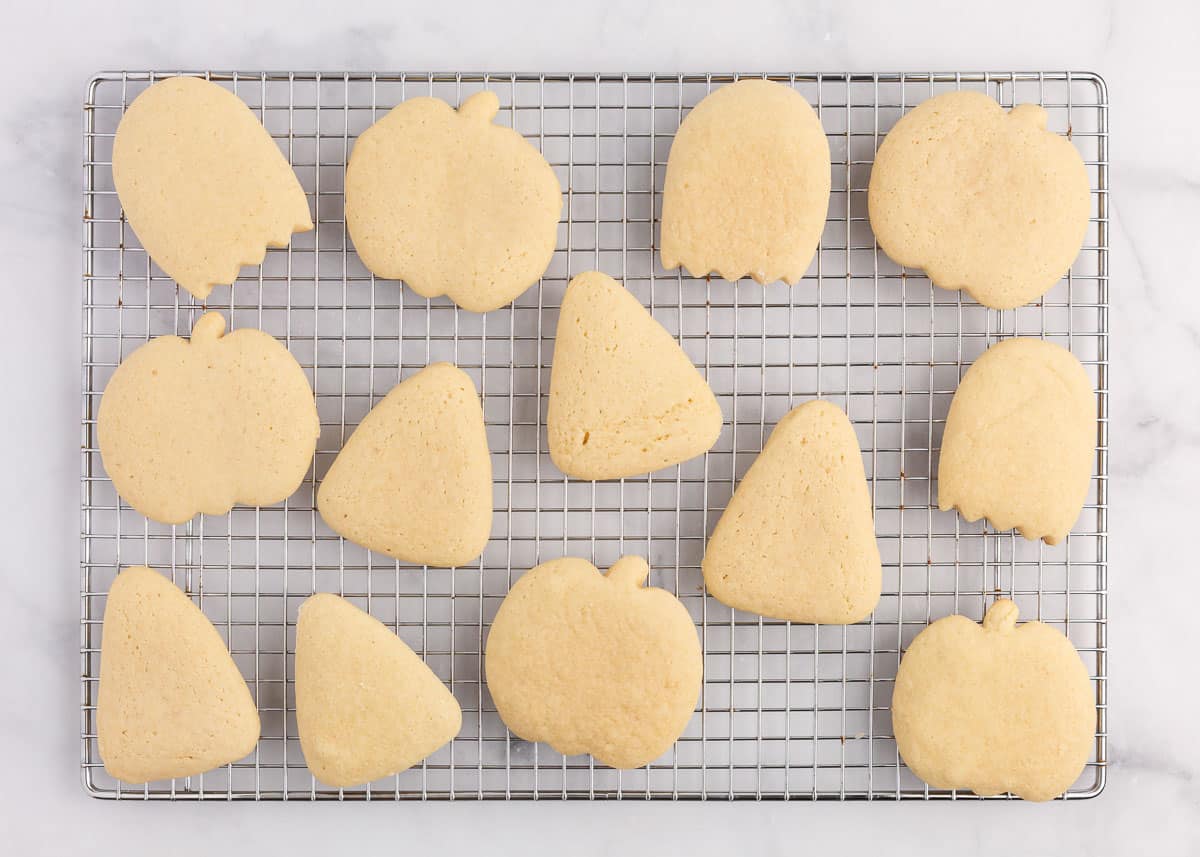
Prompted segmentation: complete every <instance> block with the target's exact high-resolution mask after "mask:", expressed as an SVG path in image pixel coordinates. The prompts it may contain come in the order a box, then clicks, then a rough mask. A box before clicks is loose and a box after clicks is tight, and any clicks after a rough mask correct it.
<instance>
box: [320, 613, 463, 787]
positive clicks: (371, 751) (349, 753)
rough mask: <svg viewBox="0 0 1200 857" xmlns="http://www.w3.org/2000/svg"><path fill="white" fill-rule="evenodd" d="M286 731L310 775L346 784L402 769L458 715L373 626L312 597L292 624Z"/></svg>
mask: <svg viewBox="0 0 1200 857" xmlns="http://www.w3.org/2000/svg"><path fill="white" fill-rule="evenodd" d="M296 726H297V728H298V730H299V733H300V748H301V749H302V750H303V751H304V760H305V762H306V763H307V764H308V767H309V770H311V771H312V772H313V776H315V777H316V778H317V779H318V780H320V781H321V782H322V783H324V784H325V785H328V786H333V787H335V788H347V787H349V786H356V785H360V784H362V783H368V782H371V781H372V780H377V779H379V778H381V777H386V776H389V775H391V774H395V773H398V772H400V771H404V770H407V769H408V768H410V767H412V766H413V765H415V764H417V763H418V762H420V761H421V760H422V759H424V758H425V757H426V756H428V755H430V754H431V753H433V752H434V751H435V750H437V749H438V748H439V747H441V746H443V745H444V744H446V743H448V742H449V741H450V740H451V739H452V738H453V737H454V736H455V735H457V734H458V730H459V729H460V728H461V727H462V709H460V708H459V705H458V702H456V701H455V699H454V696H453V695H452V694H451V693H450V691H449V690H447V689H446V686H445V685H444V684H442V682H441V680H440V679H439V678H438V677H437V676H436V675H434V673H433V671H432V670H431V669H429V667H428V666H426V665H425V662H424V661H422V660H421V659H420V657H418V656H417V653H416V652H414V651H413V650H412V649H410V648H409V647H408V646H407V645H406V644H405V642H404V641H403V640H401V639H400V638H399V637H397V636H396V635H395V634H393V633H392V632H391V631H390V630H389V629H388V628H387V627H386V626H385V625H383V623H381V622H380V621H379V620H377V619H375V618H374V617H372V616H371V615H370V614H369V613H364V612H363V611H362V610H360V609H358V608H357V607H355V606H354V605H353V604H351V603H350V602H349V601H347V600H345V599H344V598H340V597H339V596H337V595H332V594H330V593H319V594H317V595H314V596H312V597H311V598H309V599H308V600H306V601H305V602H304V603H303V604H302V605H301V606H300V616H299V619H298V620H297V625H296Z"/></svg>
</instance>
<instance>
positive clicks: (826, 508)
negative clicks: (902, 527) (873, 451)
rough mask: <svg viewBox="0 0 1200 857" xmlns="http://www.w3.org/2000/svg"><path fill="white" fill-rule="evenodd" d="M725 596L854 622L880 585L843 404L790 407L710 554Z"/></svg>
mask: <svg viewBox="0 0 1200 857" xmlns="http://www.w3.org/2000/svg"><path fill="white" fill-rule="evenodd" d="M703 567H704V585H705V586H706V587H707V588H708V591H709V594H711V595H712V596H713V597H714V598H716V599H717V600H718V601H721V602H723V603H725V604H728V605H729V606H730V607H735V608H737V609H738V610H745V611H747V612H749V613H760V614H762V615H763V616H769V617H771V618H773V619H787V620H790V621H792V622H819V623H821V624H834V625H847V624H852V623H854V622H858V621H859V620H861V619H864V618H866V617H867V616H868V615H869V614H870V613H871V611H872V610H874V609H875V604H876V602H878V601H879V593H880V589H881V587H882V569H881V564H880V559H879V546H878V545H877V544H876V542H875V522H874V520H873V518H872V516H871V497H870V494H869V492H868V490H867V481H866V474H865V473H864V471H863V463H862V454H861V452H860V451H859V447H858V439H857V437H856V436H855V434H854V427H853V426H852V425H851V424H850V420H849V419H847V417H846V414H845V413H844V412H843V411H842V410H841V409H840V408H838V407H837V406H836V405H832V404H830V403H829V402H824V401H819V400H818V401H812V402H806V403H805V404H803V405H800V406H799V407H797V408H794V409H793V410H792V411H791V412H790V413H788V414H787V415H786V416H785V417H784V418H783V419H782V420H780V421H779V424H778V425H777V426H775V430H774V431H773V432H771V436H770V437H769V438H768V439H767V443H766V445H765V446H764V447H763V450H762V452H761V453H759V456H758V458H757V459H755V461H754V464H753V465H751V467H750V470H749V471H748V472H747V473H746V475H745V477H744V478H743V479H742V481H741V483H740V484H739V485H738V486H737V490H736V491H735V492H734V494H733V498H732V499H731V500H730V501H729V505H728V506H727V507H726V508H725V512H724V513H723V514H722V515H721V519H720V520H719V521H718V522H717V526H716V529H715V530H713V534H712V538H711V539H709V542H708V548H707V550H706V552H705V554H704V563H703Z"/></svg>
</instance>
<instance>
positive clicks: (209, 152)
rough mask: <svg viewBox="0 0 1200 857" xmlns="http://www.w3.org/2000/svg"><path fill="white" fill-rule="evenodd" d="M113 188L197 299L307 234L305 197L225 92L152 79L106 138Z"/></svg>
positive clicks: (189, 81) (147, 241)
mask: <svg viewBox="0 0 1200 857" xmlns="http://www.w3.org/2000/svg"><path fill="white" fill-rule="evenodd" d="M112 174H113V184H114V185H115V187H116V189H117V195H118V196H119V197H120V200H121V207H122V208H123V209H124V210H125V216H126V217H127V218H128V220H129V225H130V226H131V227H133V231H134V233H135V234H136V235H137V237H138V240H139V241H141V243H142V246H143V247H144V248H145V249H146V252H147V253H149V254H150V258H151V259H153V260H154V261H155V262H156V263H158V266H159V267H160V268H162V269H163V270H164V271H165V272H166V273H167V274H168V275H169V276H170V277H171V278H172V279H174V280H175V281H176V282H177V283H179V285H181V286H182V287H183V288H185V289H187V290H188V291H189V292H191V293H192V294H193V295H195V296H196V297H198V298H200V299H204V298H206V297H208V294H209V292H211V291H212V287H213V286H214V285H216V284H228V283H232V282H233V281H234V280H236V279H237V277H238V271H239V270H240V269H241V267H242V266H243V265H258V264H260V263H261V262H262V260H263V257H264V256H265V255H266V252H267V248H268V247H286V246H287V244H288V241H290V240H291V236H292V233H293V232H307V231H308V230H310V229H312V228H313V223H312V218H311V217H310V216H309V211H308V199H307V198H306V197H305V195H304V190H303V188H301V187H300V182H299V181H298V180H297V179H296V174H295V173H294V172H292V168H291V166H290V165H289V164H288V162H287V160H286V159H285V158H284V157H283V153H282V152H280V150H279V147H278V146H276V145H275V141H274V140H272V139H271V135H270V134H268V133H267V129H266V128H264V127H263V126H262V123H261V122H259V121H258V118H257V117H256V116H255V115H254V114H253V113H251V112H250V108H248V107H247V106H246V104H245V102H243V101H242V100H241V99H240V98H238V97H237V96H236V95H234V94H233V93H232V92H229V91H228V90H226V89H224V88H222V87H220V86H218V85H217V84H215V83H210V82H209V81H206V80H201V79H200V78H195V77H172V78H168V79H166V80H163V81H160V82H158V83H156V84H154V85H153V86H151V87H150V88H149V89H147V90H146V91H145V92H143V93H142V94H141V95H139V96H138V97H137V98H135V99H134V100H133V103H132V104H130V105H129V109H128V110H126V111H125V115H124V116H123V117H122V118H121V124H120V125H119V126H118V127H117V135H116V138H115V139H114V140H113V155H112Z"/></svg>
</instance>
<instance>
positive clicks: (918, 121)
mask: <svg viewBox="0 0 1200 857" xmlns="http://www.w3.org/2000/svg"><path fill="white" fill-rule="evenodd" d="M1090 193H1091V191H1090V189H1089V186H1088V175H1087V170H1086V168H1085V167H1084V165H1083V158H1082V157H1080V154H1079V151H1078V150H1077V149H1076V148H1075V147H1074V146H1073V145H1071V141H1070V140H1068V139H1067V138H1066V137H1063V136H1061V135H1059V134H1055V133H1053V132H1051V131H1047V130H1046V111H1045V110H1043V109H1042V108H1041V107H1039V106H1037V105H1036V104H1019V105H1017V106H1016V107H1014V108H1013V109H1012V110H1011V111H1005V110H1004V109H1003V108H1002V107H1001V106H1000V105H999V104H997V103H996V102H995V101H994V100H993V99H991V98H989V97H988V96H986V95H984V94H983V93H981V92H966V91H964V92H948V93H946V94H945V95H939V96H937V97H935V98H930V99H929V100H928V101H924V102H922V103H921V104H919V105H918V106H917V107H916V108H914V109H913V110H911V111H910V112H909V113H907V114H906V115H905V116H904V117H903V118H902V119H901V120H900V121H899V122H897V123H896V125H895V127H894V128H892V130H891V131H890V132H888V135H887V137H886V138H885V139H884V141H883V145H881V146H880V147H879V152H878V154H876V156H875V165H874V167H873V168H872V170H871V181H870V185H869V188H868V193H867V200H868V208H869V213H870V217H871V228H872V229H874V230H875V237H876V238H877V239H878V241H879V246H880V247H881V248H883V251H884V252H885V253H887V254H888V256H890V257H891V258H892V259H893V260H895V261H896V262H898V263H899V264H901V265H905V266H907V267H911V268H922V269H924V271H925V273H927V274H928V275H929V278H930V279H931V280H932V281H933V284H934V285H935V286H940V287H941V288H943V289H963V290H964V291H966V292H967V293H968V294H969V295H970V296H971V297H973V298H974V299H975V300H977V301H978V302H979V303H981V304H983V305H984V306H989V307H993V308H995V309H1011V308H1013V307H1018V306H1022V305H1023V304H1027V303H1029V302H1030V301H1034V300H1037V299H1038V298H1039V297H1041V296H1042V295H1043V294H1045V293H1046V292H1047V291H1049V289H1050V287H1051V286H1053V285H1054V284H1055V283H1057V282H1058V281H1059V279H1060V278H1061V277H1062V276H1063V275H1064V274H1065V273H1066V272H1067V269H1068V268H1069V267H1071V263H1072V262H1073V261H1074V260H1075V257H1076V256H1077V255H1079V248H1080V246H1081V245H1082V244H1083V239H1084V235H1085V234H1086V233H1087V225H1088V215H1089V210H1090V207H1091V200H1090Z"/></svg>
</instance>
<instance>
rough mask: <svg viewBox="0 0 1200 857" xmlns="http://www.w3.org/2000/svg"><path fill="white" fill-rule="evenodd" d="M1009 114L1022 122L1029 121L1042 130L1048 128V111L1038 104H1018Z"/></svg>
mask: <svg viewBox="0 0 1200 857" xmlns="http://www.w3.org/2000/svg"><path fill="white" fill-rule="evenodd" d="M1008 115H1009V116H1011V117H1012V118H1013V119H1016V120H1018V121H1020V122H1028V123H1029V124H1030V125H1032V126H1033V127H1035V128H1037V129H1039V130H1041V131H1045V130H1046V111H1045V110H1043V109H1042V108H1041V107H1039V106H1038V105H1036V104H1018V105H1017V106H1016V107H1014V108H1013V109H1012V110H1010V111H1009V112H1008Z"/></svg>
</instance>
